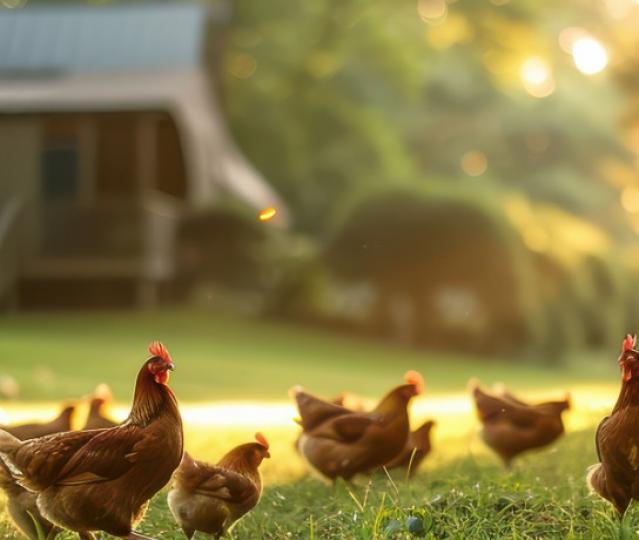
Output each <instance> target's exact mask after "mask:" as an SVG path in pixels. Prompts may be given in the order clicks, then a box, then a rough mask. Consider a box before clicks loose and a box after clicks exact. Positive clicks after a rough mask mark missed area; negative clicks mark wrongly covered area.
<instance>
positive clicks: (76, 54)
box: [0, 2, 287, 222]
mask: <svg viewBox="0 0 639 540" xmlns="http://www.w3.org/2000/svg"><path fill="white" fill-rule="evenodd" d="M218 7H219V6H218ZM223 7H224V6H222V8H223ZM209 13H210V10H209V9H208V8H207V7H205V6H203V5H201V4H196V3H187V2H185V3H179V4H172V3H164V2H154V3H152V4H151V3H146V4H137V5H125V6H113V5H107V6H103V7H97V6H94V7H91V6H79V5H62V6H52V5H49V6H46V7H39V6H38V7H27V8H24V9H18V10H0V113H5V114H28V113H39V112H64V111H68V112H74V111H85V112H91V111H123V110H128V111H130V110H148V109H161V110H166V111H168V112H169V113H170V114H171V115H172V117H173V118H174V120H175V123H176V125H177V128H178V132H179V134H180V139H181V141H182V144H183V150H184V154H185V159H186V162H187V167H188V169H189V182H190V185H189V199H190V201H191V203H192V204H194V205H206V204H208V203H209V202H210V201H212V200H214V199H215V197H216V193H217V192H218V191H219V190H223V191H229V192H232V193H235V194H236V195H237V196H239V197H240V198H242V199H243V200H245V201H246V202H248V203H249V204H251V205H253V206H255V207H256V208H261V207H264V206H276V207H277V208H278V209H279V210H280V213H279V214H278V215H280V217H281V218H282V220H283V222H285V221H286V215H287V211H286V208H285V206H284V203H283V201H282V200H281V199H280V197H279V196H278V194H277V193H276V192H275V191H274V190H273V189H272V187H271V186H270V185H269V184H268V183H267V182H266V181H265V180H264V178H263V177H262V176H261V175H260V173H259V172H258V171H256V170H255V169H254V168H253V166H252V165H251V164H250V163H249V162H248V161H247V159H246V158H245V156H244V155H243V154H242V153H241V152H240V151H239V149H238V148H237V146H236V145H235V142H234V141H233V139H232V137H231V134H230V133H229V131H228V128H227V126H226V123H225V122H224V118H223V114H222V113H221V111H220V110H219V109H218V106H217V102H216V100H215V98H214V92H213V89H212V88H211V85H210V84H209V83H208V80H207V76H206V73H205V71H204V69H203V67H202V65H201V63H200V60H201V58H200V51H201V49H202V48H203V45H204V39H205V36H204V32H205V24H206V20H207V17H208V16H209ZM215 14H216V12H213V15H215ZM217 15H218V17H219V16H222V17H223V16H224V15H225V14H224V12H223V9H221V10H220V9H218V11H217Z"/></svg>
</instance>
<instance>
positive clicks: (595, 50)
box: [572, 37, 608, 75]
mask: <svg viewBox="0 0 639 540" xmlns="http://www.w3.org/2000/svg"><path fill="white" fill-rule="evenodd" d="M572 58H573V60H574V62H575V66H577V69H578V70H579V71H581V72H582V73H585V74H586V75H594V74H595V73H599V72H600V71H602V70H603V69H604V68H605V67H606V66H607V65H608V53H607V52H606V49H605V48H604V46H603V45H602V44H601V43H599V42H598V41H597V40H596V39H593V38H591V37H581V38H579V39H577V40H576V41H575V43H574V44H573V46H572Z"/></svg>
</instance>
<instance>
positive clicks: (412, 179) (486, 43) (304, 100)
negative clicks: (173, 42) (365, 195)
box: [225, 0, 630, 236]
mask: <svg viewBox="0 0 639 540" xmlns="http://www.w3.org/2000/svg"><path fill="white" fill-rule="evenodd" d="M576 16H577V17H580V18H584V19H585V18H586V17H589V16H593V17H595V15H594V13H593V14H590V13H589V12H588V11H587V8H586V7H585V6H581V5H580V6H578V7H577V6H571V7H569V6H564V5H561V4H556V3H555V4H553V3H551V2H541V3H540V2H517V3H514V2H510V3H508V4H507V5H500V6H496V5H495V4H494V3H490V2H484V3H477V2H475V3H467V2H466V3H459V2H458V3H455V4H449V5H448V17H447V19H446V21H444V22H442V23H441V24H440V25H433V26H429V25H428V24H426V23H424V22H423V21H422V20H421V19H420V17H419V14H418V12H417V9H416V6H415V3H414V2H400V3H397V2H387V1H384V2H376V3H374V4H371V3H370V2H365V1H364V0H322V1H319V2H313V3H312V4H304V3H303V4H298V5H296V6H295V7H294V8H292V7H291V6H290V3H287V2H284V1H283V0H275V1H274V2H269V3H268V4H264V3H263V2H259V1H248V2H242V3H240V4H237V9H236V12H235V15H234V19H233V24H232V27H231V32H230V40H229V48H228V51H227V56H226V64H225V65H226V69H225V88H226V95H227V96H228V99H227V100H226V106H227V111H228V114H229V119H230V122H231V126H232V128H233V131H234V133H235V136H236V138H237V139H238V141H239V142H240V144H241V146H242V148H243V149H244V151H245V152H246V153H247V155H248V156H249V157H250V158H251V159H252V160H253V161H254V162H255V163H256V164H257V166H258V168H259V169H260V170H261V171H263V172H264V174H265V176H266V177H267V178H269V179H270V180H271V181H272V182H273V183H274V184H275V185H276V186H277V188H278V189H279V190H280V191H281V192H282V193H283V194H284V196H285V199H286V200H287V201H288V202H289V204H290V205H291V206H292V208H293V212H294V216H295V219H296V222H297V224H298V225H299V226H300V227H301V228H302V229H303V230H305V231H310V232H313V233H317V232H320V233H321V232H323V231H324V219H323V218H324V216H325V215H326V212H328V211H330V210H331V208H332V207H333V206H335V205H339V204H340V199H341V198H342V196H343V195H344V194H345V193H348V192H349V191H351V190H352V189H354V188H360V187H363V186H366V187H368V188H374V187H375V186H380V185H382V186H383V185H386V186H388V185H395V184H396V183H397V182H409V183H412V184H415V185H420V184H422V183H423V182H424V181H423V177H424V176H428V177H432V176H433V175H435V176H439V177H441V178H445V179H447V181H448V182H449V183H454V182H456V181H458V178H459V176H460V173H461V171H460V159H461V157H462V155H463V154H464V153H466V152H467V151H469V150H479V151H481V152H483V153H484V154H485V155H486V157H487V160H488V170H489V172H490V173H491V175H492V176H493V177H494V178H495V179H496V181H497V183H498V184H499V185H501V189H502V190H503V189H513V188H515V189H517V190H520V191H522V192H524V193H526V194H528V195H529V196H530V197H533V198H534V199H537V200H541V201H548V202H552V203H554V204H558V205H560V206H562V207H564V208H566V209H568V210H570V211H572V212H575V213H577V214H579V215H583V216H586V217H587V218H588V219H592V220H594V221H596V222H598V223H600V224H601V225H603V226H605V227H611V228H613V229H614V230H615V231H616V233H617V234H620V235H626V236H627V234H628V231H627V226H626V224H625V222H624V218H623V216H622V215H621V213H620V212H619V211H618V204H617V196H618V195H617V191H616V189H615V188H613V187H612V186H610V185H609V184H608V183H607V180H606V179H605V178H604V176H603V174H602V172H601V167H600V164H601V162H602V160H605V159H618V160H620V161H626V162H629V159H630V157H629V156H628V154H627V152H626V151H625V150H624V149H623V145H622V144H621V142H620V138H619V135H618V132H617V125H616V118H617V116H618V108H619V104H620V102H621V99H620V96H619V95H618V93H617V92H616V91H615V88H614V86H613V85H612V84H610V82H609V81H607V80H605V79H601V78H600V79H598V80H596V81H589V80H587V79H585V78H584V76H583V75H582V74H580V73H578V72H577V71H576V70H575V68H574V66H573V65H572V63H571V61H570V59H569V57H568V56H567V55H566V54H565V53H564V52H563V51H561V50H560V49H559V47H558V45H557V34H558V33H559V31H560V30H561V29H562V27H563V26H565V25H568V23H569V22H572V23H573V24H574V20H575V17H576ZM530 56H541V57H544V58H545V59H546V60H547V61H548V63H549V65H550V66H551V67H552V69H553V71H554V74H555V79H556V90H555V92H554V94H553V95H551V96H550V97H548V98H545V99H535V98H533V97H531V96H529V95H527V94H526V93H525V92H524V90H523V88H522V86H521V81H520V80H519V68H520V65H521V63H522V62H523V61H524V60H525V59H526V58H527V57H530ZM245 64H246V65H247V66H248V68H250V69H246V70H244V71H243V70H242V69H240V68H241V67H242V66H243V65H245ZM479 181H480V182H483V181H484V178H483V177H482V178H481V179H480V180H479ZM472 189H475V188H472ZM602 205H606V207H609V208H610V210H607V211H605V212H602V211H601V207H602Z"/></svg>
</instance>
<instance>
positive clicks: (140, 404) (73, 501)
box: [0, 342, 183, 540]
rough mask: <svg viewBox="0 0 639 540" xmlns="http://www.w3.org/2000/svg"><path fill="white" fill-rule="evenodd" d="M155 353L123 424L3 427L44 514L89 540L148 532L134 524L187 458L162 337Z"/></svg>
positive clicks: (17, 470)
mask: <svg viewBox="0 0 639 540" xmlns="http://www.w3.org/2000/svg"><path fill="white" fill-rule="evenodd" d="M149 351H150V353H151V358H149V359H148V360H147V361H146V362H145V363H144V364H143V366H142V368H141V369H140V371H139V373H138V376H137V380H136V383H135V391H134V395H133V405H132V408H131V413H130V414H129V417H128V419H127V420H126V421H125V422H124V423H123V424H121V425H119V426H117V427H113V428H110V429H97V430H89V431H76V432H69V433H59V434H57V435H49V436H46V437H41V438H38V439H31V440H28V441H20V440H19V439H17V438H15V437H13V436H12V435H10V434H9V433H7V432H4V431H0V456H1V457H2V459H3V460H4V461H5V462H6V464H7V465H8V467H9V468H10V470H11V471H12V474H13V475H14V476H15V477H16V478H17V479H18V480H19V481H20V483H21V484H22V485H23V486H24V487H26V488H27V489H29V490H30V491H33V492H35V493H37V503H38V508H39V509H40V511H41V512H42V515H43V516H44V517H45V518H46V519H48V520H49V521H51V522H52V523H54V524H56V525H59V526H60V527H63V528H66V529H70V530H72V531H75V532H77V533H78V534H79V536H80V538H81V539H83V540H95V536H94V534H93V531H105V532H107V533H109V534H111V535H113V536H118V537H121V538H126V539H129V540H136V539H138V540H139V539H144V538H147V537H145V536H143V535H140V534H138V533H136V532H133V527H134V526H135V525H136V524H137V523H138V522H139V521H140V520H141V519H142V517H143V516H144V513H145V511H146V508H147V506H148V501H149V499H150V498H151V497H152V496H153V495H154V494H155V493H157V492H158V491H159V490H160V489H162V487H164V486H165V485H166V484H167V483H168V481H169V480H170V478H171V475H172V473H173V471H174V470H175V469H176V468H177V467H178V465H179V464H180V461H181V459H182V440H183V435H182V419H181V417H180V413H179V411H178V405H177V401H176V399H175V396H174V394H173V392H172V391H171V389H170V388H169V387H168V381H169V372H170V371H172V370H173V369H174V366H173V362H172V361H171V357H170V356H169V353H168V351H167V350H166V348H165V347H164V346H163V345H162V344H160V343H158V342H154V343H152V344H151V346H150V347H149Z"/></svg>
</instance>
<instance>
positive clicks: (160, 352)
mask: <svg viewBox="0 0 639 540" xmlns="http://www.w3.org/2000/svg"><path fill="white" fill-rule="evenodd" d="M149 352H150V353H151V354H152V355H153V356H159V357H160V358H161V359H162V360H164V361H165V362H166V363H167V364H170V363H171V362H172V360H171V355H170V354H169V351H167V350H166V347H165V346H164V345H162V343H160V342H159V341H154V342H152V343H151V344H150V345H149Z"/></svg>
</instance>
